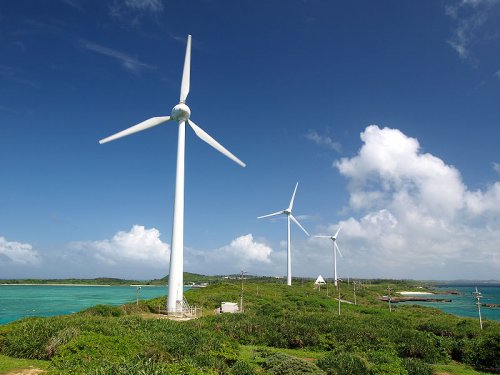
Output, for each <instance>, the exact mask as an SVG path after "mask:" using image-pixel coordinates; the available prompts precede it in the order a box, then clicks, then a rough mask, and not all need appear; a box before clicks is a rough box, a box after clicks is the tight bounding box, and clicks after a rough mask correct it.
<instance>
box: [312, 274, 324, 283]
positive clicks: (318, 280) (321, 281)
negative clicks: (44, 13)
mask: <svg viewBox="0 0 500 375" xmlns="http://www.w3.org/2000/svg"><path fill="white" fill-rule="evenodd" d="M314 284H316V285H319V284H326V283H325V279H323V276H321V275H319V276H318V278H317V279H316V281H315V282H314Z"/></svg>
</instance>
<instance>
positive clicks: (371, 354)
mask: <svg viewBox="0 0 500 375" xmlns="http://www.w3.org/2000/svg"><path fill="white" fill-rule="evenodd" d="M367 358H368V361H369V362H370V364H371V366H370V367H371V369H370V375H407V371H406V370H405V368H404V366H403V360H402V359H401V358H399V357H398V356H397V353H396V351H395V350H394V349H390V348H385V349H384V350H379V351H368V353H367Z"/></svg>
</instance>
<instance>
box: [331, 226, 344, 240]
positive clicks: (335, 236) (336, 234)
mask: <svg viewBox="0 0 500 375" xmlns="http://www.w3.org/2000/svg"><path fill="white" fill-rule="evenodd" d="M340 228H342V225H339V229H337V231H336V232H335V235H334V236H333V238H337V236H338V234H339V232H340Z"/></svg>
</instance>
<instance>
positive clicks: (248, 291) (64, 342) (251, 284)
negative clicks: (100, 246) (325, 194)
mask: <svg viewBox="0 0 500 375" xmlns="http://www.w3.org/2000/svg"><path fill="white" fill-rule="evenodd" d="M388 285H390V286H391V288H393V289H394V291H398V290H417V288H420V287H422V285H421V284H418V283H413V282H394V281H379V282H376V283H371V284H365V285H364V287H362V288H360V287H359V286H358V288H357V291H356V300H357V305H354V304H347V303H342V305H341V315H340V316H339V315H338V302H337V301H336V300H335V299H334V297H333V296H332V292H333V290H332V288H329V289H328V291H327V289H326V288H322V290H321V291H318V290H315V289H313V287H312V283H311V282H310V281H301V280H297V281H295V283H294V285H293V286H292V287H288V286H286V285H283V284H282V283H281V282H280V280H272V279H267V280H258V279H254V280H245V284H244V305H245V313H243V314H217V315H216V314H214V309H215V308H216V307H218V306H220V303H221V302H222V301H233V302H236V301H239V296H240V283H239V281H237V280H233V281H232V282H224V283H216V284H213V285H210V286H209V287H207V288H202V289H193V290H190V291H188V292H187V293H186V298H187V299H188V300H189V302H190V303H191V304H192V305H194V304H196V305H198V306H199V307H202V308H203V311H204V313H205V314H204V316H203V317H202V318H199V319H196V320H191V321H187V322H176V321H170V320H168V319H158V318H157V316H156V315H155V314H154V312H156V311H157V310H158V305H160V306H164V304H165V298H157V299H154V300H150V301H142V302H141V303H140V304H139V306H136V305H135V304H131V305H124V306H122V307H111V306H102V305H101V306H96V307H93V308H90V309H87V310H85V311H83V312H81V313H78V314H73V315H70V316H61V317H52V318H27V319H23V320H20V321H17V322H14V323H11V324H8V325H4V326H0V353H2V357H0V369H2V370H1V371H3V372H5V371H7V370H9V369H13V368H19V366H21V367H24V364H23V363H24V362H16V361H18V359H14V358H22V359H25V360H29V361H33V360H41V361H42V362H25V364H26V367H25V368H29V366H36V364H37V363H40V365H39V366H44V368H46V369H47V370H48V373H49V374H68V373H71V374H90V373H93V374H242V375H244V374H339V375H342V374H346V375H347V374H353V375H356V374H360V375H366V374H368V375H377V374H381V375H382V374H389V375H390V374H401V375H405V374H406V375H414V374H415V375H416V374H419V375H420V374H421V375H425V374H433V373H434V374H441V375H445V374H456V375H460V374H481V373H495V371H497V372H498V371H500V355H499V353H500V324H498V323H496V322H492V321H486V322H485V323H484V330H483V331H481V330H480V329H479V325H478V324H477V321H476V320H475V319H470V318H460V317H456V316H452V315H448V314H445V313H443V312H441V311H439V310H436V309H430V308H425V307H420V306H407V305H405V306H397V305H396V306H394V308H393V311H392V312H389V310H388V306H387V304H386V303H385V302H382V301H380V300H379V298H378V297H379V296H381V295H384V294H385V293H386V289H387V287H388ZM333 294H335V295H337V292H335V293H333ZM340 294H341V298H342V299H343V300H347V301H354V289H353V285H352V284H350V285H346V284H345V283H343V284H342V286H341V289H340ZM480 371H482V372H480Z"/></svg>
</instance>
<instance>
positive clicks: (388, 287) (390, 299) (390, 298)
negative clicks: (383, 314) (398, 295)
mask: <svg viewBox="0 0 500 375" xmlns="http://www.w3.org/2000/svg"><path fill="white" fill-rule="evenodd" d="M387 292H388V293H389V312H392V307H391V301H392V297H391V292H392V289H391V287H390V286H387Z"/></svg>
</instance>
